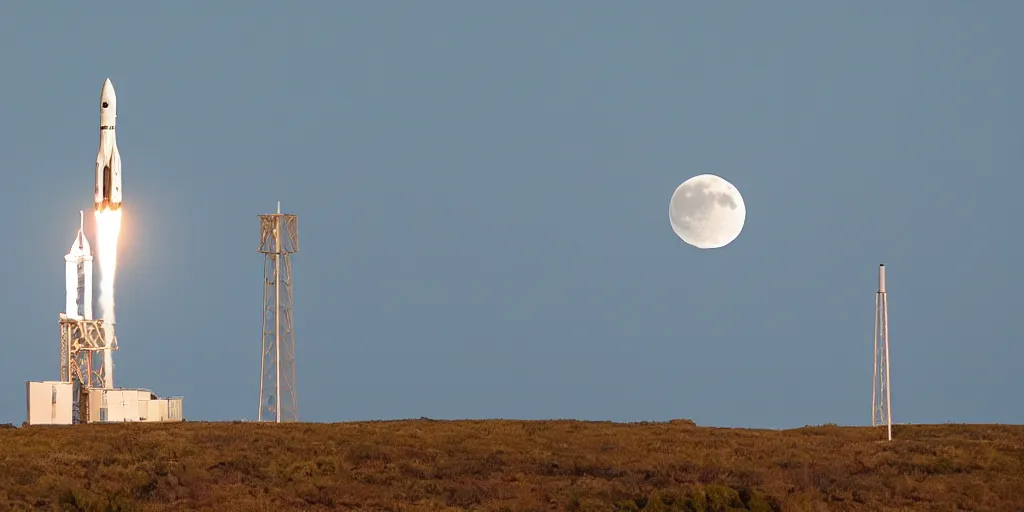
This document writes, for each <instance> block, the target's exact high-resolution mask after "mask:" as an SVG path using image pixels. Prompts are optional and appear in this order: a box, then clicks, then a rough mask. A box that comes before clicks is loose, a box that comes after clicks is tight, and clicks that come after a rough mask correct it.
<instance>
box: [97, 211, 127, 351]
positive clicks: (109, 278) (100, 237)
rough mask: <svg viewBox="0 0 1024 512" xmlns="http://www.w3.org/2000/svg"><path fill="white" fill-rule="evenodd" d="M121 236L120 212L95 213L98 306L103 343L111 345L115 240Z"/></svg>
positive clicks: (115, 262) (115, 264) (115, 268)
mask: <svg viewBox="0 0 1024 512" xmlns="http://www.w3.org/2000/svg"><path fill="white" fill-rule="evenodd" d="M120 234H121V210H119V209H118V210H103V211H98V212H96V241H97V252H99V255H98V257H97V258H96V261H97V262H98V263H99V265H100V287H99V288H100V296H99V305H100V311H101V315H102V318H103V323H104V324H105V325H107V326H108V327H107V328H106V329H104V335H105V336H104V337H105V339H104V341H105V342H106V344H107V346H110V344H111V336H112V334H113V324H114V276H115V275H116V274H117V238H118V236H119V235H120Z"/></svg>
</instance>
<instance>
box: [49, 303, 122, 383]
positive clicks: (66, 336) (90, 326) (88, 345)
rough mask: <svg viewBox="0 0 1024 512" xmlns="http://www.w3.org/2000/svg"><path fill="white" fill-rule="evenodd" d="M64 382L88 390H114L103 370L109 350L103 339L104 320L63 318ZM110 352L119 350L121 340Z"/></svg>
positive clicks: (62, 353)
mask: <svg viewBox="0 0 1024 512" xmlns="http://www.w3.org/2000/svg"><path fill="white" fill-rule="evenodd" d="M59 324H60V380H61V381H63V382H75V381H77V382H79V383H81V385H83V386H85V387H87V388H110V387H112V385H113V383H112V382H109V379H108V378H107V375H106V373H105V372H104V370H103V368H104V365H103V355H104V351H105V350H106V349H107V347H106V342H105V341H104V339H103V320H87V319H78V318H70V317H68V316H67V315H66V314H63V313H62V314H61V315H60V321H59ZM110 350H117V336H114V337H113V340H112V342H111V347H110Z"/></svg>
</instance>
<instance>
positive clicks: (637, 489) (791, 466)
mask: <svg viewBox="0 0 1024 512" xmlns="http://www.w3.org/2000/svg"><path fill="white" fill-rule="evenodd" d="M894 437H895V439H894V441H893V442H892V443H887V442H885V441H883V440H882V439H883V431H882V430H881V429H870V428H845V427H808V428H802V429H795V430H787V431H764V430H742V429H718V428H704V427H694V426H693V425H692V423H689V422H686V421H676V422H670V423H642V424H616V423H602V422H578V421H507V420H488V421H433V420H409V421H389V422H360V423H340V424H280V425H275V424H256V423H238V422H236V423H196V422H185V423H179V424H119V425H99V424H92V425H80V426H73V427H46V426H35V427H23V428H9V429H0V510H8V509H11V510H218V511H232V510H252V511H264V510H266V511H269V510H273V511H275V512H278V511H284V510H375V511H381V510H393V511H398V510H409V511H414V510H493V511H498V510H509V511H529V510H566V511H569V510H581V511H597V510H602V511H605V510H607V511H612V510H645V511H652V510H701V511H703V510H716V511H717V510H756V511H771V510H783V511H801V510H808V511H811V510H813V511H817V510H828V511H844V510H865V511H867V510H871V511H884V510H936V511H956V510H972V511H981V510H993V511H996V510H998V511H1007V512H1008V511H1015V510H1024V426H998V425H915V426H907V425H898V426H894Z"/></svg>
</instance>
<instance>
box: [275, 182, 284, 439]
mask: <svg viewBox="0 0 1024 512" xmlns="http://www.w3.org/2000/svg"><path fill="white" fill-rule="evenodd" d="M282 224H283V223H282V222H281V201H278V202H277V226H276V228H275V229H274V245H275V249H276V251H275V253H274V294H275V297H274V350H275V351H276V355H275V359H276V360H277V364H276V365H274V366H276V367H277V368H276V370H277V391H276V392H275V393H274V401H275V407H274V414H275V416H276V417H277V422H278V423H281V227H282Z"/></svg>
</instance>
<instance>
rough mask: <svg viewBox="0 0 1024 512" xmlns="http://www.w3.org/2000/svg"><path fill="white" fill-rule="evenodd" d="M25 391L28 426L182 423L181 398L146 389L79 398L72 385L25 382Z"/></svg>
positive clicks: (84, 393) (99, 391) (94, 392)
mask: <svg viewBox="0 0 1024 512" xmlns="http://www.w3.org/2000/svg"><path fill="white" fill-rule="evenodd" d="M26 389H27V394H28V397H27V398H28V424H29V425H70V424H72V423H96V422H99V423H116V422H125V421H144V422H157V421H181V420H182V408H181V402H182V399H181V397H173V398H160V397H158V396H157V395H156V394H155V393H153V392H152V391H150V390H148V389H103V388H82V389H81V393H80V394H79V396H78V397H76V396H75V389H76V388H75V387H74V386H73V384H72V383H71V382H61V381H46V382H28V383H26ZM76 398H77V400H75V399H76ZM76 420H80V421H76Z"/></svg>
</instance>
